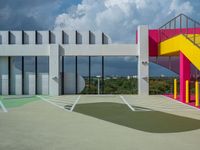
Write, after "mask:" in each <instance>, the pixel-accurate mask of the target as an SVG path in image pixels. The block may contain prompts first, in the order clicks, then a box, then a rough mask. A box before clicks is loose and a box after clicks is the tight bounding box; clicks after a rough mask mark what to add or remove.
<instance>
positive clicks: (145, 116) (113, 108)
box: [74, 102, 200, 133]
mask: <svg viewBox="0 0 200 150" xmlns="http://www.w3.org/2000/svg"><path fill="white" fill-rule="evenodd" d="M133 107H134V106H133ZM135 108H136V109H138V110H139V109H140V110H144V109H147V108H141V107H135ZM74 111H75V112H78V113H81V114H85V115H88V116H91V117H95V118H98V119H101V120H104V121H109V122H112V123H115V124H118V125H122V126H126V127H129V128H133V129H136V130H141V131H145V132H153V133H174V132H184V131H189V130H195V129H199V128H200V120H196V119H191V118H187V117H182V116H177V115H173V114H169V113H165V112H159V111H152V110H151V111H131V110H130V109H129V108H128V107H127V106H126V105H125V104H119V103H108V102H101V103H87V104H78V105H76V107H75V109H74Z"/></svg>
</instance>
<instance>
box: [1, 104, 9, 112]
mask: <svg viewBox="0 0 200 150" xmlns="http://www.w3.org/2000/svg"><path fill="white" fill-rule="evenodd" d="M0 106H1V108H2V109H3V112H8V110H7V109H6V107H5V106H4V104H3V103H2V101H0Z"/></svg>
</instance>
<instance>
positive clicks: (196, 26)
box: [159, 14, 200, 48]
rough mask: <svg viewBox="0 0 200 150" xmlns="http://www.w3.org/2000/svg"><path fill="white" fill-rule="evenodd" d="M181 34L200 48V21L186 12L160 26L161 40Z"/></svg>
mask: <svg viewBox="0 0 200 150" xmlns="http://www.w3.org/2000/svg"><path fill="white" fill-rule="evenodd" d="M180 34H182V35H184V36H185V37H186V38H187V39H189V40H190V41H191V42H192V43H193V44H195V45H196V46H198V47H199V48H200V23H199V22H197V21H195V20H193V19H192V18H190V17H188V16H186V15H184V14H180V15H178V16H176V17H175V18H173V19H171V20H170V21H168V22H167V23H165V24H164V25H163V26H161V27H160V28H159V38H160V42H163V41H165V40H167V39H169V38H172V37H174V36H177V35H180Z"/></svg>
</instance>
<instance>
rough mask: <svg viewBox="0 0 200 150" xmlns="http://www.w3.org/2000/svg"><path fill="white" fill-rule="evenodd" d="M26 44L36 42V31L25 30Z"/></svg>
mask: <svg viewBox="0 0 200 150" xmlns="http://www.w3.org/2000/svg"><path fill="white" fill-rule="evenodd" d="M24 44H35V31H24Z"/></svg>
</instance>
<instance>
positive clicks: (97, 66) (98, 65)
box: [90, 57, 103, 94]
mask: <svg viewBox="0 0 200 150" xmlns="http://www.w3.org/2000/svg"><path fill="white" fill-rule="evenodd" d="M102 59H103V57H91V77H90V94H100V93H103V82H102V81H103V80H102V79H103V74H102V73H103V71H102V70H103V68H102V67H103V66H102Z"/></svg>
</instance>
